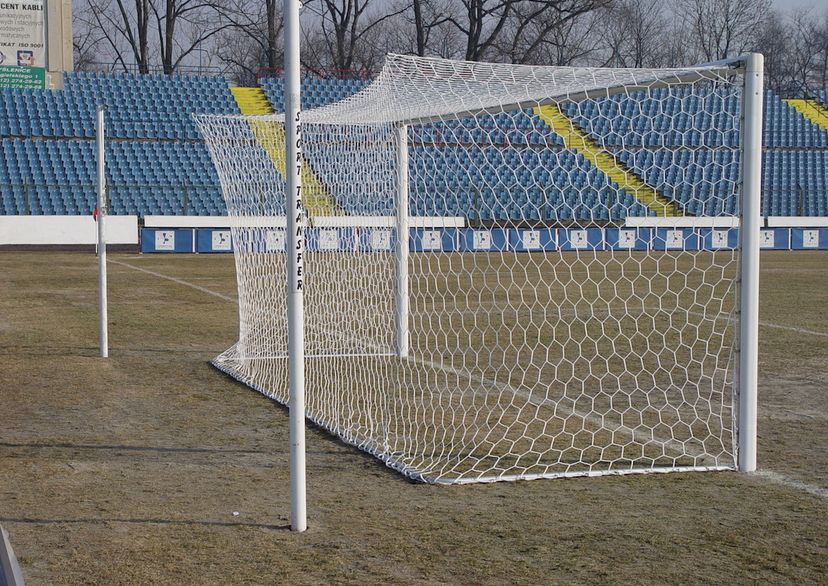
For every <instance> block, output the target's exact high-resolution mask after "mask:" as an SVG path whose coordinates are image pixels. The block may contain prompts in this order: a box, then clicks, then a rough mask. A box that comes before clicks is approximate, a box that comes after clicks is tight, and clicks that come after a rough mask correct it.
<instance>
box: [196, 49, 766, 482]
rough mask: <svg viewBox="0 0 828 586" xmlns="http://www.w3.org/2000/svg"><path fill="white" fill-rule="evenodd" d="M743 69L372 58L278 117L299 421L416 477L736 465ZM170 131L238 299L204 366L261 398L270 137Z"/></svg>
mask: <svg viewBox="0 0 828 586" xmlns="http://www.w3.org/2000/svg"><path fill="white" fill-rule="evenodd" d="M761 69H762V64H761V56H758V55H750V56H747V57H743V58H738V59H733V60H728V61H723V62H718V63H714V64H708V65H702V66H695V67H688V68H678V69H600V68H599V69H593V68H572V67H535V66H516V65H504V64H488V63H467V62H456V61H449V60H442V59H429V58H420V57H413V56H399V55H390V56H389V57H388V59H387V60H386V64H385V66H384V68H383V70H382V71H381V73H380V74H379V75H378V76H377V78H376V79H375V80H374V82H373V83H372V84H370V85H369V86H368V87H366V88H365V89H363V90H362V91H360V92H358V93H357V94H355V95H354V96H351V97H349V98H346V99H344V100H342V101H340V102H337V103H334V104H330V105H327V106H322V107H319V108H314V109H309V110H306V111H305V112H303V114H302V147H303V148H302V153H301V161H300V162H297V165H301V166H302V169H303V171H302V175H303V176H304V175H305V174H306V173H307V174H308V176H312V177H313V180H314V183H315V188H314V189H315V190H316V191H317V192H319V194H321V195H318V197H319V198H321V199H324V200H325V201H326V202H328V205H326V206H317V208H316V211H314V212H312V213H310V214H309V215H308V217H307V227H306V228H305V230H304V234H303V236H302V237H303V240H302V243H301V244H302V246H303V247H304V256H303V262H304V266H303V270H304V273H303V275H304V280H303V293H304V304H305V305H304V307H305V311H304V314H303V316H304V317H303V325H304V343H303V349H304V358H305V360H304V365H303V367H302V371H303V375H304V381H305V385H306V396H305V398H306V404H307V415H308V418H309V419H310V420H312V421H313V422H315V423H316V424H317V425H319V426H321V427H323V428H325V429H327V430H329V431H330V432H331V433H333V434H334V435H336V436H337V437H339V438H341V439H342V440H343V441H345V442H347V443H350V444H352V445H354V446H357V447H358V448H360V449H362V450H365V451H366V452H368V453H370V454H372V455H374V456H376V457H377V458H379V459H380V460H381V461H383V462H384V463H385V464H386V465H388V466H389V467H391V468H393V469H395V470H398V471H400V472H401V473H403V474H405V475H406V476H408V477H410V478H413V479H416V480H421V481H425V482H432V483H439V484H463V483H470V482H492V481H500V480H518V479H534V478H554V477H572V476H598V475H606V474H630V473H652V472H670V471H691V470H733V469H739V470H744V471H750V470H753V469H755V466H756V464H755V458H756V455H755V454H756V440H755V438H756V385H757V381H756V372H757V370H756V369H757V337H758V332H757V328H758V313H757V307H758V261H759V256H758V244H759V225H760V210H759V208H760V193H759V180H760V177H761V118H762V114H761V107H762V90H761V86H762V78H761ZM196 119H197V123H198V125H199V127H200V129H201V131H202V133H203V135H204V137H205V140H206V142H207V145H208V147H209V149H210V153H211V156H212V159H213V162H214V164H215V166H216V169H217V171H218V174H219V177H220V179H221V183H222V189H223V193H224V197H225V200H226V202H227V207H228V212H229V216H230V223H231V228H232V234H233V243H234V250H235V252H234V255H235V263H236V271H237V279H238V287H239V321H240V325H239V341H238V342H237V343H236V344H235V345H234V346H233V347H231V348H229V349H228V350H227V351H226V352H224V353H222V354H221V355H220V356H218V357H217V358H216V359H215V360H214V364H215V365H216V366H217V367H218V368H219V369H221V370H222V371H224V372H226V373H228V374H230V375H231V376H233V377H235V378H237V379H238V380H240V381H242V382H244V383H246V384H248V385H250V386H251V387H253V388H255V389H257V390H259V391H261V392H262V393H264V394H266V395H268V396H270V397H272V398H274V399H275V400H277V401H279V402H282V403H285V404H286V403H288V402H289V401H290V400H291V397H290V388H291V385H290V384H289V383H288V381H289V379H290V378H291V376H295V375H291V374H290V372H291V368H292V364H294V363H293V362H292V361H291V358H290V356H289V354H290V353H289V352H288V347H287V339H288V335H287V332H288V321H289V320H288V317H287V316H288V300H289V298H290V296H289V294H288V288H289V285H288V283H289V278H290V277H289V275H288V271H290V270H293V269H292V268H290V266H291V263H289V262H288V259H289V258H290V255H291V252H292V249H291V248H290V247H291V246H293V244H292V243H291V239H290V237H289V236H290V235H291V234H293V232H294V230H293V226H294V224H293V223H291V220H292V219H294V220H295V218H292V214H293V213H294V212H295V211H296V210H295V209H294V208H295V205H296V200H295V199H294V195H295V194H294V193H291V191H290V188H289V186H288V183H286V178H285V177H283V176H282V175H281V174H280V172H279V171H278V169H276V167H275V166H274V164H273V162H272V161H271V160H270V158H269V156H268V150H269V148H268V144H270V146H271V147H272V144H275V143H276V142H278V140H281V139H280V138H279V137H282V136H284V132H285V130H284V129H285V126H284V125H285V118H284V115H280V114H276V115H272V116H264V117H244V116H206V115H205V116H197V117H196ZM254 129H255V131H254ZM270 150H272V148H271V149H270ZM639 220H640V222H638V221H639ZM648 222H649V223H648ZM286 226H287V228H288V230H287V235H286V232H285V230H286ZM723 226H724V227H723ZM296 244H298V243H296ZM290 286H291V287H292V285H290Z"/></svg>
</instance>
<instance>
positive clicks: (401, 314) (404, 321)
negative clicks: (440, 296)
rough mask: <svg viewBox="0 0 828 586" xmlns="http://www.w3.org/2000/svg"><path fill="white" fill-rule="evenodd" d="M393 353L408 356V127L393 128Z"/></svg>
mask: <svg viewBox="0 0 828 586" xmlns="http://www.w3.org/2000/svg"><path fill="white" fill-rule="evenodd" d="M395 256H396V263H397V313H396V322H397V323H396V329H397V354H398V355H399V357H400V358H406V357H407V356H408V126H406V125H404V124H403V125H400V126H399V128H398V129H397V247H396V255H395Z"/></svg>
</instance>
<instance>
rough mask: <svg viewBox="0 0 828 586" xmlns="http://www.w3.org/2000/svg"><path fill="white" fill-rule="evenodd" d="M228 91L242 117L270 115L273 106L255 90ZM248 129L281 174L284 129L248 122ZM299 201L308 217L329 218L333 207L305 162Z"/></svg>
mask: <svg viewBox="0 0 828 586" xmlns="http://www.w3.org/2000/svg"><path fill="white" fill-rule="evenodd" d="M230 92H231V93H232V94H233V98H234V99H235V100H236V104H237V105H238V106H239V111H240V112H241V113H242V114H244V115H245V116H255V115H264V114H273V107H272V106H271V105H270V102H269V101H268V99H267V96H266V95H265V93H264V91H263V90H262V89H261V88H258V87H254V88H251V87H232V88H230ZM250 128H251V130H252V131H253V135H254V136H255V137H256V141H257V142H258V143H259V144H260V145H261V146H262V148H263V149H264V150H265V152H266V153H267V155H268V156H269V157H270V160H271V161H273V165H274V166H275V167H276V170H277V171H279V173H281V174H282V176H284V175H285V131H284V127H283V126H282V125H281V124H279V125H274V124H273V123H272V122H265V121H262V120H252V121H250ZM301 180H302V198H303V202H304V204H305V209H306V210H307V212H308V215H310V216H311V217H317V216H331V215H333V214H334V206H333V203H332V202H331V198H330V197H329V196H328V193H327V190H326V189H325V187H324V186H323V185H322V182H321V181H320V180H319V179H318V178H317V177H316V175H315V174H314V172H313V170H312V169H311V168H310V165H308V163H307V162H305V161H303V162H302V170H301Z"/></svg>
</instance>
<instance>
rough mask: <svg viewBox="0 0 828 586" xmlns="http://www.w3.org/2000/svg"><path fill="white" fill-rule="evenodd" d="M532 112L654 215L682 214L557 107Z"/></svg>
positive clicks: (545, 107) (537, 109)
mask: <svg viewBox="0 0 828 586" xmlns="http://www.w3.org/2000/svg"><path fill="white" fill-rule="evenodd" d="M534 112H535V114H536V115H537V116H538V117H539V118H540V119H541V120H543V121H544V122H545V123H546V124H547V125H548V126H549V127H550V128H551V129H552V130H554V131H555V133H556V134H557V135H558V136H560V137H561V138H562V139H563V141H564V145H565V146H566V148H568V149H570V150H573V151H575V152H576V153H578V154H579V155H581V156H582V157H584V158H585V159H586V160H587V161H589V162H590V163H592V164H593V165H594V166H595V167H596V168H598V170H599V171H601V172H602V173H604V174H605V175H606V176H607V177H609V178H610V179H611V180H612V181H614V182H615V183H616V184H617V185H618V186H619V187H621V189H623V190H624V191H626V192H627V193H629V194H631V195H632V196H634V197H635V199H637V200H638V201H639V202H640V203H642V204H643V205H645V206H647V207H648V208H649V209H651V210H652V211H653V212H655V214H656V215H657V216H659V217H662V218H663V217H678V216H683V215H684V213H683V212H682V210H681V209H680V208H679V207H678V206H677V205H676V204H675V203H673V202H671V201H670V200H669V199H667V198H666V197H664V196H663V195H661V194H660V193H658V191H656V190H655V189H653V188H652V187H650V186H649V185H647V184H646V183H644V181H642V180H641V179H640V178H639V177H638V176H637V175H636V174H635V173H634V172H633V171H631V170H630V169H628V168H627V167H626V166H625V165H624V164H622V163H621V162H620V161H618V160H617V159H616V158H615V157H614V156H613V155H611V154H610V153H608V152H606V151H604V150H603V149H601V147H599V146H598V145H597V144H595V142H593V141H592V140H591V139H590V138H589V137H587V135H586V134H584V133H583V132H581V131H580V130H579V129H578V128H576V126H575V124H574V123H573V122H572V121H571V120H570V119H569V118H567V117H566V116H565V115H564V114H563V113H562V112H561V111H560V110H559V109H558V107H557V106H555V105H547V106H539V107H537V108H535V109H534Z"/></svg>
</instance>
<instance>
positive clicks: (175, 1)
mask: <svg viewBox="0 0 828 586" xmlns="http://www.w3.org/2000/svg"><path fill="white" fill-rule="evenodd" d="M119 1H120V0H119ZM142 1H146V0H142ZM149 4H150V8H151V9H152V13H153V16H154V18H155V25H156V30H157V33H158V42H159V47H160V53H161V66H162V67H163V69H164V73H165V74H168V75H169V74H171V73H173V72H175V70H176V68H177V67H178V66H179V65H180V64H181V62H182V61H183V60H184V59H186V58H188V57H189V56H190V55H191V54H193V53H195V52H197V51H199V50H204V49H203V47H202V45H203V44H204V43H205V42H206V41H207V40H209V39H210V38H211V37H213V36H215V35H217V34H219V33H221V32H222V31H224V30H226V29H228V28H230V27H231V26H232V25H231V23H228V22H226V21H223V20H221V19H220V18H219V16H220V14H221V12H220V10H219V8H220V7H221V6H222V3H221V2H220V0H219V1H217V0H149Z"/></svg>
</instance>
